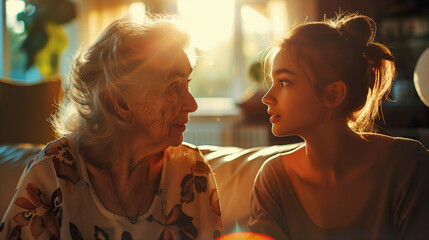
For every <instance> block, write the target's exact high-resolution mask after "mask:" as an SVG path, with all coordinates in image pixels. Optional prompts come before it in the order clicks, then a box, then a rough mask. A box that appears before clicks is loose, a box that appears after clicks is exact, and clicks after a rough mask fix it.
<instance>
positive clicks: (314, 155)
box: [303, 122, 365, 180]
mask: <svg viewBox="0 0 429 240" xmlns="http://www.w3.org/2000/svg"><path fill="white" fill-rule="evenodd" d="M303 138H304V140H305V142H306V145H305V154H306V159H307V161H308V164H309V165H310V167H311V168H313V169H314V170H317V171H324V172H327V173H329V174H328V175H330V176H332V178H333V179H332V180H335V179H337V178H341V176H342V175H343V174H345V173H346V172H347V171H348V170H349V169H351V168H352V166H353V165H354V164H355V159H357V158H356V157H357V155H359V153H360V152H362V151H363V148H364V144H365V140H364V139H363V138H362V137H361V135H360V134H358V133H356V132H354V131H353V130H351V129H350V128H349V127H348V126H347V124H346V123H344V124H342V123H338V122H332V123H330V124H328V125H327V126H324V127H323V128H321V129H319V130H318V131H317V133H314V134H311V135H310V134H308V135H307V136H304V137H303Z"/></svg>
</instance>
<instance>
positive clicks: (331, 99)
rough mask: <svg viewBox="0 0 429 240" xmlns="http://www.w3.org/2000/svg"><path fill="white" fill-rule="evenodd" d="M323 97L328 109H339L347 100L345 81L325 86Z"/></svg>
mask: <svg viewBox="0 0 429 240" xmlns="http://www.w3.org/2000/svg"><path fill="white" fill-rule="evenodd" d="M323 95H324V101H325V104H326V106H327V107H330V108H335V107H338V106H340V105H341V104H342V103H343V102H344V100H345V99H346V95H347V86H346V84H345V83H344V82H343V81H335V82H332V83H330V84H328V85H326V86H325V88H324V91H323Z"/></svg>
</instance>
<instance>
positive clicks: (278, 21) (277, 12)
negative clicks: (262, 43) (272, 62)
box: [267, 0, 290, 37]
mask: <svg viewBox="0 0 429 240" xmlns="http://www.w3.org/2000/svg"><path fill="white" fill-rule="evenodd" d="M267 12H268V16H270V17H269V18H270V22H271V25H272V27H273V30H274V34H275V36H276V37H277V36H284V35H285V33H286V31H287V30H288V29H289V28H290V25H289V19H288V17H287V16H288V15H287V5H286V1H279V0H275V1H270V2H268V6H267Z"/></svg>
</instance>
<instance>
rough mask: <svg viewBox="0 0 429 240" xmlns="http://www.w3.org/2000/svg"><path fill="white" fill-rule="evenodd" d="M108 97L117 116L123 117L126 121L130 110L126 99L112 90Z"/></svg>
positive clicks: (129, 115)
mask: <svg viewBox="0 0 429 240" xmlns="http://www.w3.org/2000/svg"><path fill="white" fill-rule="evenodd" d="M110 98H111V99H112V104H113V108H114V109H115V111H116V113H117V114H118V115H119V117H120V118H122V119H124V121H128V120H129V119H130V117H131V110H130V108H129V106H128V103H127V101H126V99H125V98H124V97H122V96H121V95H119V94H115V93H112V92H111V93H110Z"/></svg>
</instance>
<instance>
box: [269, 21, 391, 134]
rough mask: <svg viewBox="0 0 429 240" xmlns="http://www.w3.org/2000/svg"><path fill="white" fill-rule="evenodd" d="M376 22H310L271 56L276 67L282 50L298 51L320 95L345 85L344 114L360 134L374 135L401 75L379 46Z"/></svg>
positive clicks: (289, 37) (300, 60)
mask: <svg viewBox="0 0 429 240" xmlns="http://www.w3.org/2000/svg"><path fill="white" fill-rule="evenodd" d="M375 33H376V24H375V22H374V21H373V20H372V19H371V18H369V17H367V16H364V15H357V14H349V15H339V16H338V17H337V18H335V19H330V20H325V21H323V22H309V23H305V24H302V25H299V26H297V27H295V28H293V29H292V30H291V31H290V33H289V35H288V36H286V37H285V38H283V39H282V41H281V42H280V44H279V46H277V47H275V48H271V49H272V50H271V51H269V52H268V55H267V56H266V62H265V69H267V68H270V69H271V65H272V61H273V60H274V56H275V54H277V53H278V52H279V51H289V50H293V51H296V57H297V62H298V64H300V65H301V66H303V65H305V66H307V67H308V68H309V69H311V71H312V75H314V76H315V77H316V79H313V81H312V84H313V87H314V89H315V90H316V91H318V92H321V90H322V89H323V87H324V86H325V85H327V84H329V83H331V82H334V81H338V80H339V81H343V82H344V83H345V84H346V86H347V89H348V91H347V96H346V101H345V105H344V107H343V109H342V111H343V112H342V113H343V114H344V115H345V116H346V117H347V119H348V123H349V126H350V127H351V128H352V129H353V130H354V131H357V132H359V131H374V130H375V129H374V119H375V118H376V117H377V116H378V111H379V107H380V106H381V103H382V102H383V101H384V100H387V99H389V93H390V89H391V86H392V84H393V79H394V78H395V76H396V68H395V63H394V57H393V55H392V54H391V52H390V50H389V49H388V48H387V47H386V46H384V45H383V44H380V43H377V42H375V41H374V37H375Z"/></svg>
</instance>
